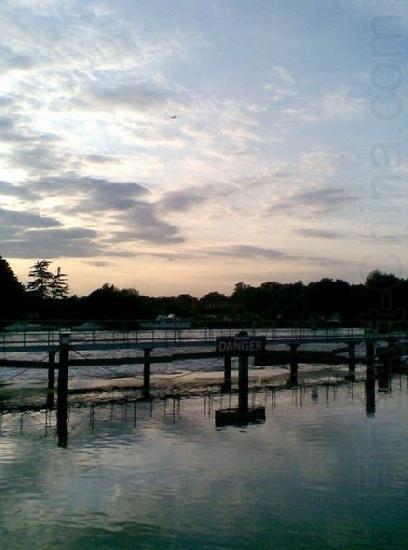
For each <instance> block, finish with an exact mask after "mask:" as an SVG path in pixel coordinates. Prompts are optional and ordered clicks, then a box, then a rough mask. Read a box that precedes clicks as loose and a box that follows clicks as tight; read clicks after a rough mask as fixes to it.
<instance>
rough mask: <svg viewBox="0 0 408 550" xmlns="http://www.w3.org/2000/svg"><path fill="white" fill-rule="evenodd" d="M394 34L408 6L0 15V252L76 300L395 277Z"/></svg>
mask: <svg viewBox="0 0 408 550" xmlns="http://www.w3.org/2000/svg"><path fill="white" fill-rule="evenodd" d="M391 16H395V17H394V19H391ZM384 29H386V31H384ZM379 33H380V35H381V33H385V34H384V35H383V36H382V37H381V36H380V37H379ZM407 33H408V6H407V3H406V1H401V2H398V1H394V2H393V1H391V2H390V1H386V0H384V1H376V0H367V1H364V0H328V1H323V0H313V1H309V2H305V1H304V0H171V1H165V0H95V1H93V0H64V1H61V0H2V2H1V3H0V51H1V55H0V69H1V70H0V84H1V85H0V145H1V149H0V200H1V203H0V221H1V225H0V232H1V240H0V254H1V255H2V256H3V257H5V258H6V259H8V260H9V262H10V264H11V265H12V267H13V268H14V269H15V271H16V273H17V274H18V276H19V277H20V279H21V280H22V281H25V280H26V277H27V272H28V268H29V266H30V265H31V264H32V263H33V261H34V260H36V259H39V258H46V259H51V260H53V265H54V266H55V267H56V266H58V265H61V266H62V268H63V270H64V272H66V273H67V274H68V275H69V279H70V287H71V291H72V292H75V293H79V294H83V293H88V292H89V291H91V290H93V289H94V288H96V287H97V286H100V285H101V284H103V283H104V282H112V283H114V284H115V285H117V286H119V287H134V288H137V289H138V290H139V291H140V292H142V293H144V294H153V295H157V294H174V293H175V294H178V293H182V292H189V293H192V294H195V295H201V294H203V293H205V292H208V291H210V290H220V291H224V292H227V293H229V292H230V291H231V290H232V288H233V286H234V283H236V282H238V281H245V282H247V283H251V284H259V283H260V282H262V281H273V280H278V281H283V282H284V281H288V282H289V281H296V280H304V281H310V280H315V279H319V278H321V277H324V276H329V277H335V278H337V277H338V278H343V279H347V280H352V281H362V280H364V279H365V276H366V275H367V273H368V272H369V271H370V270H371V269H373V268H375V267H378V268H380V269H384V270H391V271H393V272H395V273H396V274H398V275H403V276H407V275H408V272H407V269H406V262H405V256H406V253H405V251H406V245H407V236H408V232H407V227H406V219H407V216H406V197H407V193H406V192H405V180H406V177H407V174H408V162H407V147H406V137H405V135H406V127H407V124H406V122H407V121H406V118H407V117H406V109H405V104H404V101H405V97H406V94H407V85H406V59H407V55H408V39H407Z"/></svg>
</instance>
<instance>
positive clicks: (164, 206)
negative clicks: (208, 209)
mask: <svg viewBox="0 0 408 550" xmlns="http://www.w3.org/2000/svg"><path fill="white" fill-rule="evenodd" d="M206 200H207V197H206V195H205V193H204V191H201V192H200V191H198V190H197V189H193V188H190V189H180V190H178V191H168V192H167V193H165V194H164V195H163V196H162V198H161V199H160V201H158V203H157V205H158V207H159V208H160V209H161V210H163V211H165V212H185V211H187V210H189V209H190V208H192V207H193V206H195V205H197V204H200V203H203V202H204V201H206Z"/></svg>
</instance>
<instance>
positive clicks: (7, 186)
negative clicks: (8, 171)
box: [0, 181, 33, 199]
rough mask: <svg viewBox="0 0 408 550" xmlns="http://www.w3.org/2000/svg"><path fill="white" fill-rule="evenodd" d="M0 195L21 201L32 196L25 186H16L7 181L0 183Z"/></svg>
mask: <svg viewBox="0 0 408 550" xmlns="http://www.w3.org/2000/svg"><path fill="white" fill-rule="evenodd" d="M0 195H9V196H11V197H17V198H21V199H28V198H32V196H33V195H32V194H31V192H30V190H29V189H28V188H27V186H24V185H16V184H13V183H9V182H8V181H0Z"/></svg>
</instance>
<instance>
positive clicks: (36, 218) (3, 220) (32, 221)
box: [0, 208, 61, 229]
mask: <svg viewBox="0 0 408 550" xmlns="http://www.w3.org/2000/svg"><path fill="white" fill-rule="evenodd" d="M0 225H1V226H3V227H4V226H14V227H17V228H20V229H24V228H33V227H57V226H60V225H61V224H60V222H59V221H58V220H57V219H56V218H52V217H49V216H41V215H39V214H33V213H31V212H22V211H19V210H5V209H4V208H0Z"/></svg>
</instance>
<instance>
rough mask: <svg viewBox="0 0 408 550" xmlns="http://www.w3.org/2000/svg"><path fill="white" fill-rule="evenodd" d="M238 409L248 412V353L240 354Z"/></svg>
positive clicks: (241, 411)
mask: <svg viewBox="0 0 408 550" xmlns="http://www.w3.org/2000/svg"><path fill="white" fill-rule="evenodd" d="M238 409H239V412H240V413H244V414H246V413H247V412H248V355H247V354H245V353H241V354H240V355H239V381H238Z"/></svg>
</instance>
